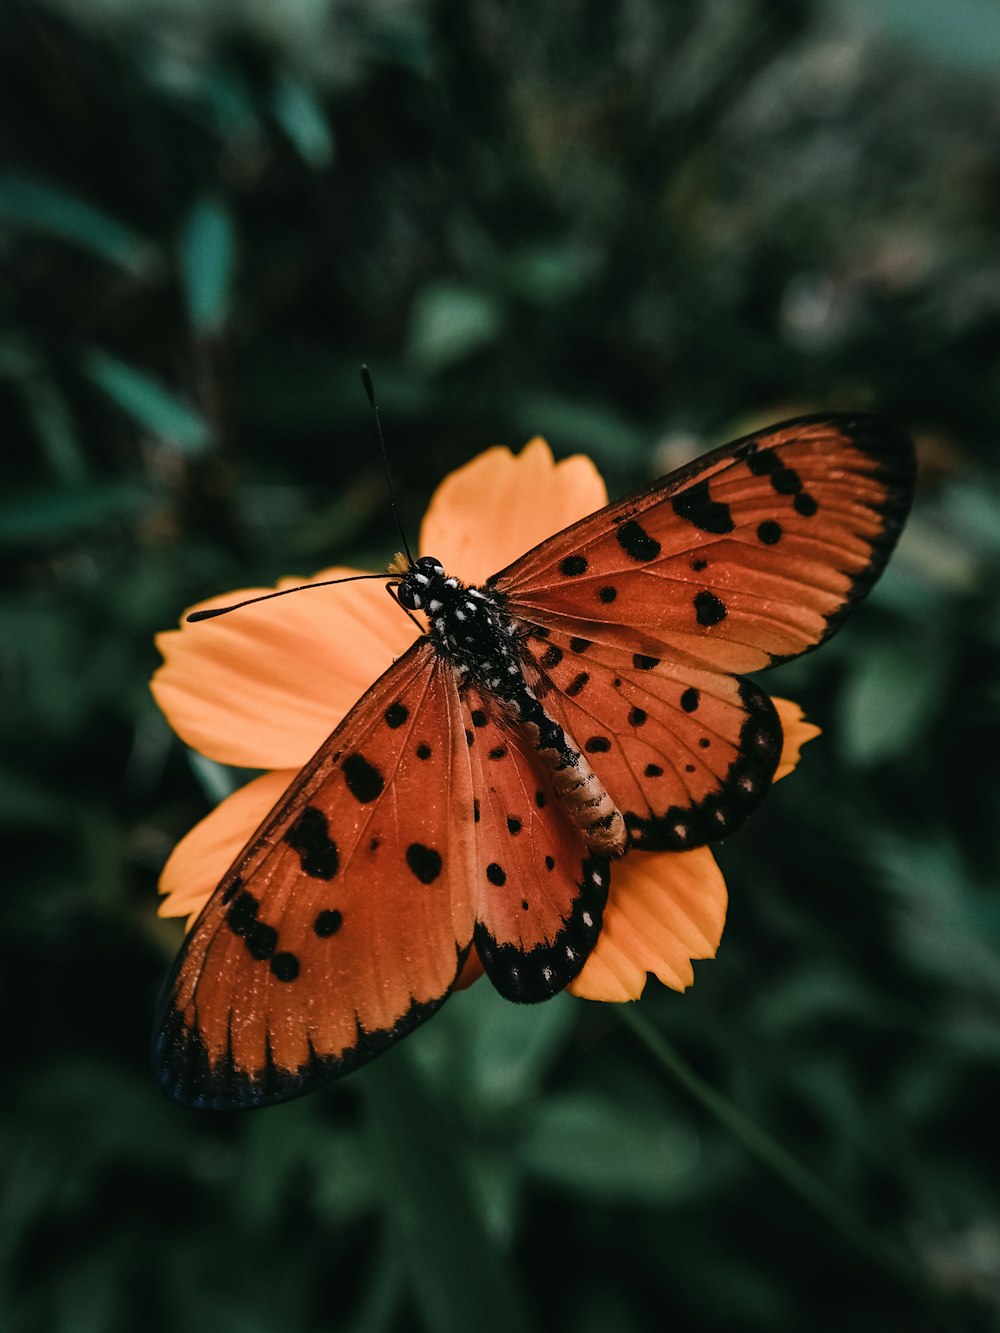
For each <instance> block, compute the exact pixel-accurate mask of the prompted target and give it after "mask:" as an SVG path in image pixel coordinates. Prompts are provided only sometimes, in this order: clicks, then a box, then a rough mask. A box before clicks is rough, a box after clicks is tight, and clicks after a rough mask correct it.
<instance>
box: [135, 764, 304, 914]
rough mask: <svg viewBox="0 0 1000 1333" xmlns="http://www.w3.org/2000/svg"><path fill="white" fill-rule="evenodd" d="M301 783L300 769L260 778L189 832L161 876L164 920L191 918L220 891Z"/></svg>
mask: <svg viewBox="0 0 1000 1333" xmlns="http://www.w3.org/2000/svg"><path fill="white" fill-rule="evenodd" d="M294 779H295V771H294V770H287V769H286V770H279V771H278V772H276V773H265V774H264V776H263V777H262V778H255V779H254V780H253V782H249V783H247V785H246V786H245V787H241V788H240V789H239V791H235V792H233V794H232V796H227V797H226V799H225V800H224V801H222V802H221V804H219V805H217V806H216V807H215V809H214V810H213V811H212V813H211V814H210V815H206V816H205V818H204V819H203V820H202V821H201V823H200V824H195V826H194V828H193V829H192V830H191V832H190V833H186V834H185V835H184V837H183V838H181V840H180V842H179V843H178V844H177V846H176V847H175V848H174V850H173V851H172V852H171V853H170V856H169V857H168V858H167V864H166V865H165V866H164V867H163V871H162V872H161V874H160V892H161V893H162V894H165V895H166V896H165V897H164V899H163V902H161V903H160V916H191V915H192V914H197V913H198V912H200V911H201V909H202V908H203V907H204V906H205V904H206V903H207V902H208V900H209V898H210V897H211V895H212V892H213V890H214V889H215V886H216V885H217V884H218V883H219V881H220V880H221V879H222V876H223V875H224V874H225V873H226V871H227V870H228V869H229V867H230V866H231V865H232V864H233V862H234V861H235V860H236V857H237V856H238V855H239V853H240V852H241V851H242V850H243V848H244V847H245V846H246V844H247V842H249V840H250V838H251V837H252V836H253V833H254V830H255V829H256V828H257V827H258V826H259V825H260V824H262V823H263V822H264V818H265V816H266V815H267V814H268V813H269V812H270V811H271V810H272V809H273V808H274V806H275V805H277V803H278V801H279V799H280V798H281V796H282V795H284V793H285V792H286V791H287V790H288V788H289V787H290V786H291V784H292V782H293V781H294Z"/></svg>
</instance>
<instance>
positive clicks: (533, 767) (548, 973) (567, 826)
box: [463, 685, 611, 1003]
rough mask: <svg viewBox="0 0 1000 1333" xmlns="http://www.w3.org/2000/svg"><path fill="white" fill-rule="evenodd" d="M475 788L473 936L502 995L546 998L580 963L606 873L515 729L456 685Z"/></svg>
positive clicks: (472, 691)
mask: <svg viewBox="0 0 1000 1333" xmlns="http://www.w3.org/2000/svg"><path fill="white" fill-rule="evenodd" d="M463 701H464V704H465V707H466V716H467V726H468V731H467V736H468V738H469V754H470V757H471V759H472V770H473V786H474V788H475V790H476V793H477V795H476V797H475V801H474V807H473V817H474V820H475V827H476V848H477V850H476V856H477V865H476V871H475V880H474V883H475V886H476V898H477V908H476V916H477V924H476V929H475V942H476V948H477V950H478V952H479V956H480V958H481V959H482V962H483V967H484V968H485V970H486V973H487V975H488V976H489V978H490V980H491V981H492V982H493V984H494V986H495V987H496V988H497V990H498V991H499V992H500V994H501V995H503V996H505V997H506V998H507V999H508V1000H516V1001H520V1002H524V1003H530V1002H534V1001H536V1000H547V999H549V998H550V997H551V996H553V995H555V994H556V993H557V992H559V991H561V990H562V989H563V988H564V987H565V986H566V985H568V984H569V982H570V981H572V980H573V978H574V977H575V976H576V975H577V973H578V972H579V971H580V970H581V968H582V967H583V965H584V963H585V962H586V961H587V957H588V955H589V954H590V952H591V950H592V949H593V947H594V945H595V944H596V942H597V937H598V935H599V934H600V931H601V921H602V918H603V912H604V905H605V902H606V901H607V896H608V886H609V884H610V880H611V873H610V868H609V863H608V861H607V859H606V858H604V857H601V856H596V855H594V854H593V853H592V852H590V851H589V850H588V848H587V847H586V846H585V845H584V842H583V840H582V838H581V836H580V833H579V831H578V830H577V829H576V828H575V827H574V825H573V824H572V823H571V822H570V820H569V819H568V818H567V816H566V814H565V813H564V811H563V807H562V805H561V803H560V802H559V801H558V800H557V799H556V797H555V795H554V793H553V790H552V786H551V783H550V781H549V778H548V776H547V775H546V774H545V772H544V769H543V768H542V767H540V766H539V764H538V762H537V757H533V755H532V751H531V748H530V745H529V743H528V741H527V740H526V738H525V735H524V733H523V732H522V731H521V730H520V729H519V728H518V727H517V726H515V725H514V724H513V723H512V722H510V721H509V720H508V719H507V718H506V716H505V715H504V713H503V711H502V709H501V708H500V706H499V705H497V704H495V703H493V702H492V701H491V699H490V698H489V696H488V695H486V694H484V693H480V692H479V691H478V690H477V689H476V687H475V686H474V685H470V686H469V687H468V688H467V689H466V690H465V691H463Z"/></svg>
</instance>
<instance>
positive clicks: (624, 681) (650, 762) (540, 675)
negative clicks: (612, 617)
mask: <svg viewBox="0 0 1000 1333" xmlns="http://www.w3.org/2000/svg"><path fill="white" fill-rule="evenodd" d="M523 647H524V649H525V657H526V660H525V674H526V677H527V678H528V680H529V683H531V684H532V687H533V689H534V690H535V693H536V694H538V695H539V696H540V697H541V698H542V699H543V701H544V704H545V707H546V708H547V709H548V710H549V712H550V713H552V715H553V716H554V717H555V718H556V719H557V720H558V721H559V722H560V724H561V725H562V726H563V727H564V728H565V730H566V731H567V732H568V733H569V734H570V735H572V737H573V738H574V740H575V743H576V744H577V745H578V746H579V747H580V749H581V750H582V751H583V752H584V754H585V755H586V757H587V759H588V761H589V763H590V764H591V766H592V767H593V769H594V770H595V772H596V773H597V775H598V777H599V778H600V780H601V782H602V783H603V785H604V787H605V788H606V790H607V792H608V794H609V796H610V797H611V799H612V801H613V802H614V804H615V805H616V806H617V807H618V809H619V810H620V811H621V812H622V815H623V816H624V818H625V824H626V827H627V828H628V830H629V837H630V842H631V845H632V846H633V847H634V848H638V849H640V850H643V851H682V850H685V849H687V848H691V847H699V846H702V845H704V844H705V843H709V842H714V841H715V840H716V839H718V838H721V837H724V836H726V835H727V834H729V833H731V832H733V831H734V830H735V829H736V828H737V827H738V826H739V825H740V824H741V823H742V822H743V820H744V819H745V818H746V816H747V815H748V814H750V812H751V811H752V810H753V809H754V808H755V807H756V806H757V804H758V803H759V801H760V800H761V799H762V797H763V796H764V794H765V792H766V791H767V789H768V787H769V786H770V785H771V781H772V778H773V776H774V771H775V768H776V766H777V763H778V759H779V756H780V754H781V742H782V732H781V723H780V721H779V719H778V715H777V713H776V711H775V709H774V706H773V704H772V703H771V701H770V700H769V699H768V697H767V695H766V694H764V692H763V691H762V690H760V689H758V687H757V686H756V685H754V684H753V683H752V682H751V681H748V680H742V679H740V678H739V677H735V676H725V675H722V674H720V673H719V672H717V671H709V670H707V669H705V668H698V667H694V666H690V665H688V664H687V663H681V664H678V663H675V662H672V661H670V659H669V658H664V659H660V658H656V657H651V656H647V655H644V654H641V653H635V654H632V655H631V656H626V655H625V654H623V653H621V652H619V651H617V650H616V649H610V648H607V647H605V646H604V645H602V644H599V643H595V642H592V641H589V640H586V639H581V638H579V637H575V636H574V637H567V636H565V635H563V634H561V633H559V632H558V631H554V630H553V631H548V632H543V635H542V637H540V638H535V637H532V636H530V635H529V636H528V637H527V638H526V639H525V640H524V641H523Z"/></svg>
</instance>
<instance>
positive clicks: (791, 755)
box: [771, 699, 822, 782]
mask: <svg viewBox="0 0 1000 1333" xmlns="http://www.w3.org/2000/svg"><path fill="white" fill-rule="evenodd" d="M771 702H772V703H773V704H774V706H775V708H776V709H777V711H778V717H779V718H780V719H781V727H782V730H783V731H784V733H785V740H784V744H783V745H782V747H781V758H780V759H779V760H778V767H777V768H776V769H775V773H774V780H775V782H777V781H778V779H779V778H787V777H788V775H789V773H791V771H792V769H793V768H794V767H795V765H796V764H797V763H798V762H799V758H800V751H801V750H802V747H803V745H805V743H806V741H811V740H814V739H815V738H816V737H817V736H819V735H820V734H821V733H822V727H817V726H815V725H814V724H813V723H812V722H807V721H806V719H805V714H804V713H803V711H802V709H801V708H800V707H799V706H798V704H794V703H792V701H791V699H772V700H771Z"/></svg>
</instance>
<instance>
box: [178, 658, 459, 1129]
mask: <svg viewBox="0 0 1000 1333" xmlns="http://www.w3.org/2000/svg"><path fill="white" fill-rule="evenodd" d="M472 812H473V794H472V785H471V767H470V763H469V758H468V750H467V745H466V741H465V734H464V727H463V723H462V706H461V703H460V701H459V698H458V690H457V686H456V684H455V679H454V673H453V671H452V669H451V667H450V665H449V664H448V663H447V661H445V660H443V659H441V658H440V657H439V655H438V654H437V653H436V652H435V650H434V649H433V647H432V646H431V644H430V643H429V641H428V640H427V639H423V640H421V641H419V642H418V643H416V644H415V645H413V647H411V648H410V649H409V650H408V652H407V653H406V654H405V655H404V656H403V657H401V658H400V659H399V660H398V661H397V662H396V663H394V665H393V666H392V667H390V668H389V670H388V671H387V672H386V673H385V674H384V675H383V676H382V677H381V678H380V679H379V680H378V681H377V682H376V683H375V685H374V686H372V688H371V689H370V690H369V691H368V692H367V693H366V694H365V695H364V696H363V697H362V698H361V700H360V701H359V702H358V704H357V705H356V706H355V707H354V709H352V711H351V712H350V713H349V714H348V716H347V717H346V718H345V719H344V721H343V722H342V723H341V724H340V726H338V727H337V729H336V730H335V731H334V732H333V734H332V735H331V736H330V738H329V739H328V740H327V741H326V742H325V744H324V745H323V746H322V748H321V749H320V750H319V751H318V753H317V754H316V755H315V756H314V758H313V759H312V760H311V761H310V762H309V763H308V764H307V765H306V767H305V768H304V769H303V770H302V772H301V773H300V774H299V776H298V777H297V779H296V781H295V782H294V784H293V785H292V787H291V788H290V789H289V791H288V792H287V793H286V794H285V796H284V797H283V798H282V800H281V801H280V802H279V803H278V805H277V806H276V807H275V809H274V810H273V811H272V812H271V814H270V815H269V816H268V818H267V819H266V820H265V821H264V823H263V824H262V825H261V827H260V828H259V829H258V830H257V832H256V834H255V835H254V837H253V838H252V839H251V841H250V842H249V843H248V844H247V847H246V848H245V849H244V851H243V852H242V853H241V854H240V856H239V857H238V858H237V860H236V862H235V863H234V864H233V866H232V867H231V869H230V870H229V872H228V873H227V874H226V876H225V878H224V879H223V880H222V882H221V884H220V885H219V887H218V889H217V890H216V891H215V893H214V894H213V896H212V898H211V899H210V900H209V902H208V904H207V905H206V907H205V909H204V911H203V912H202V914H201V916H200V917H199V918H198V920H197V922H196V923H195V925H194V927H193V928H192V930H191V931H190V933H189V935H188V937H187V939H186V940H185V943H184V946H183V949H182V951H181V954H180V957H179V958H178V961H177V963H176V965H175V968H174V971H173V974H172V975H171V978H170V980H169V981H168V983H167V987H166V991H165V994H164V998H163V1000H162V1002H161V1008H160V1013H159V1016H158V1019H157V1026H156V1033H155V1036H154V1063H155V1065H156V1066H157V1069H158V1073H159V1075H160V1080H161V1083H162V1085H163V1087H164V1089H165V1091H167V1092H168V1093H169V1094H170V1095H171V1096H172V1097H173V1098H174V1099H175V1100H177V1101H180V1102H184V1103H186V1104H188V1105H192V1106H202V1107H239V1106H255V1105H264V1104H267V1103H269V1102H275V1101H281V1100H284V1099H285V1098H287V1097H292V1096H296V1095H298V1094H299V1093H301V1092H306V1091H308V1090H309V1089H311V1088H314V1087H316V1086H318V1085H319V1084H321V1083H324V1082H326V1081H328V1080H329V1079H331V1078H336V1077H339V1076H340V1075H342V1074H345V1073H347V1072H349V1070H351V1069H353V1068H355V1067H356V1066H358V1065H360V1064H363V1063H364V1062H365V1061H366V1060H368V1059H370V1058H371V1057H372V1056H373V1055H376V1054H377V1053H378V1052H379V1051H381V1050H383V1049H384V1048H385V1047H386V1046H388V1045H390V1044H391V1043H392V1042H393V1041H395V1040H396V1039H397V1038H398V1037H400V1036H402V1035H403V1034H404V1033H406V1032H408V1031H410V1030H411V1029H412V1028H414V1027H415V1026H417V1024H419V1023H421V1022H423V1020H424V1019H425V1018H427V1017H429V1016H430V1014H431V1013H433V1012H434V1010H435V1009H437V1008H438V1007H439V1006H440V1005H441V1004H442V1003H443V1001H444V1000H445V998H446V997H447V995H448V994H449V992H450V990H451V988H452V986H453V985H454V982H455V980H456V977H457V974H458V972H459V970H460V968H461V965H462V963H463V961H464V958H465V955H466V953H467V951H468V947H469V944H470V940H471V937H472V931H473V918H474V910H475V905H474V901H473V897H472V889H471V886H472V884H473V867H474V863H475V833H474V828H475V825H474V821H473V813H472Z"/></svg>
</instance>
